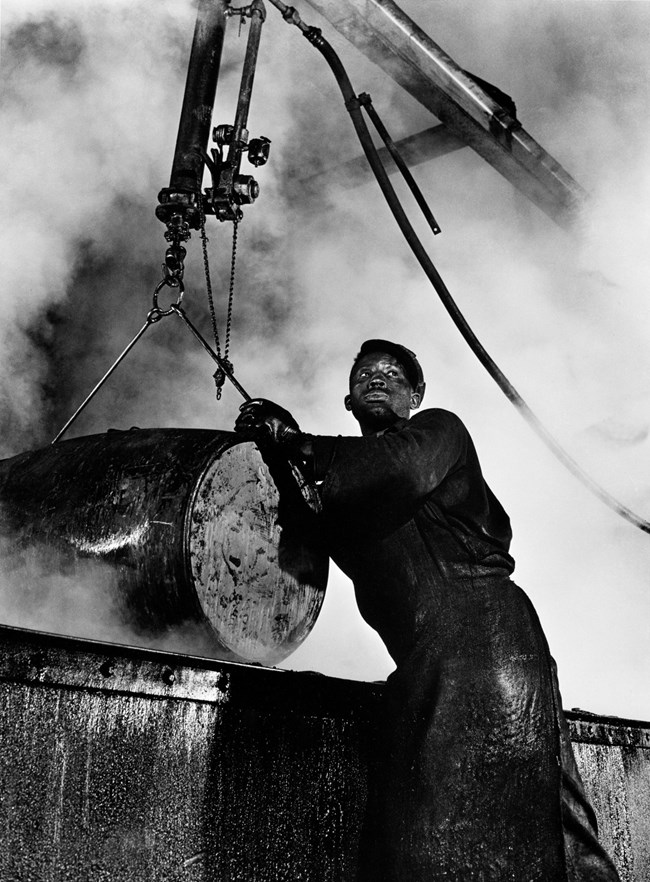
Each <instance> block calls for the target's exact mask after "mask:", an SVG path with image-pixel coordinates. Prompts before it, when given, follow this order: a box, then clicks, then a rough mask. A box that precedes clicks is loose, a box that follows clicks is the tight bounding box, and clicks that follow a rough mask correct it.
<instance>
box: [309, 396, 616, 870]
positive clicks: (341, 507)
mask: <svg viewBox="0 0 650 882" xmlns="http://www.w3.org/2000/svg"><path fill="white" fill-rule="evenodd" d="M312 449H313V467H314V472H315V476H316V479H317V480H322V485H321V496H322V503H323V514H322V522H323V527H324V532H325V535H326V537H327V541H328V543H329V550H330V553H331V556H332V557H333V559H334V560H335V561H336V563H337V564H338V565H339V566H340V567H341V569H342V570H343V571H344V572H345V573H346V574H347V575H348V576H349V577H350V578H351V579H352V581H353V583H354V588H355V592H356V597H357V603H358V606H359V609H360V612H361V614H362V616H363V617H364V619H365V620H366V621H367V622H368V623H369V624H370V625H371V626H372V627H373V628H375V629H376V630H377V632H378V633H379V635H380V636H381V638H382V639H383V641H384V643H385V644H386V647H387V649H388V651H389V652H390V654H391V656H392V658H393V659H394V660H395V663H396V670H395V672H394V673H393V674H391V676H390V677H389V678H388V681H387V685H386V689H385V699H384V706H383V708H382V714H381V720H380V721H379V724H378V729H377V739H376V764H375V770H374V775H373V777H372V779H371V788H370V795H369V805H368V816H367V818H366V823H365V827H364V834H363V837H362V845H361V871H360V878H361V879H363V880H373V882H420V880H422V882H425V880H426V882H438V880H440V882H443V880H444V882H479V880H481V882H505V880H509V882H560V880H567V879H571V880H587V879H589V880H593V882H595V880H608V882H609V880H615V879H616V878H617V877H616V874H615V872H614V871H613V868H612V867H611V864H609V863H608V860H607V858H606V857H604V856H603V855H602V850H600V851H599V850H598V847H597V844H596V852H597V854H596V857H593V856H592V857H593V859H592V857H589V860H588V861H587V863H585V865H584V868H585V869H584V873H583V872H582V870H579V871H576V872H574V871H573V870H572V869H571V867H570V866H569V863H570V857H567V855H568V854H569V851H568V849H567V845H566V839H567V836H566V829H565V827H564V825H563V811H564V808H563V802H565V800H564V796H563V793H564V790H565V787H564V784H563V780H564V778H565V777H566V778H567V780H568V778H570V779H571V781H572V783H573V784H575V787H577V788H578V790H579V791H580V793H582V791H581V790H580V788H581V785H580V782H579V776H578V774H577V770H576V769H575V764H574V763H573V758H572V755H571V751H570V744H569V742H568V735H567V733H566V723H564V721H563V718H562V713H561V708H560V706H559V695H558V693H557V689H556V685H555V682H554V676H553V664H552V660H551V658H550V655H549V653H548V647H547V644H546V640H545V638H544V635H543V633H542V629H541V627H540V624H539V621H538V618H537V615H536V614H535V611H534V609H533V607H532V605H531V604H530V601H529V600H528V598H527V597H526V595H525V594H524V593H523V591H521V589H520V588H518V587H517V586H516V585H515V584H514V583H513V582H512V581H511V580H510V574H511V573H512V571H513V568H514V564H513V560H512V558H511V557H510V554H509V551H508V549H509V544H510V539H511V530H510V522H509V519H508V516H507V515H506V513H505V511H504V510H503V507H502V506H501V504H500V503H499V501H498V500H497V499H496V497H495V496H494V494H493V493H492V492H491V490H490V489H489V487H488V486H487V484H486V482H485V480H484V479H483V475H482V473H481V468H480V465H479V461H478V458H477V455H476V451H475V449H474V445H473V443H472V440H471V438H470V436H469V434H468V432H467V430H466V428H465V426H464V425H463V423H462V422H461V420H460V419H459V418H458V417H457V416H455V415H454V414H452V413H449V412H448V411H445V410H439V409H432V410H425V411H422V412H420V413H417V414H415V415H414V416H413V417H412V418H411V419H410V420H408V421H407V420H400V421H399V422H398V423H396V424H395V425H394V426H392V427H391V428H390V429H388V430H386V431H385V432H382V433H380V434H378V435H373V436H365V437H359V438H351V437H345V438H342V437H338V438H335V437H326V436H313V437H312ZM563 727H564V729H563ZM563 731H564V735H563V734H562V733H563ZM561 743H562V745H563V747H562V748H561ZM567 749H568V753H567ZM564 759H566V761H563V760H564ZM575 787H574V789H575ZM585 806H586V803H585ZM579 808H580V813H581V814H580V817H581V823H582V822H583V821H584V824H583V826H585V828H589V829H588V831H587V834H586V835H587V838H589V837H590V841H591V840H593V841H594V842H595V839H594V836H593V829H592V827H593V824H592V821H593V815H591V814H589V812H590V810H589V808H588V806H586V807H583V806H582V804H581V805H580V807H579ZM585 818H586V820H585Z"/></svg>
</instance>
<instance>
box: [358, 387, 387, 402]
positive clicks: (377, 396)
mask: <svg viewBox="0 0 650 882" xmlns="http://www.w3.org/2000/svg"><path fill="white" fill-rule="evenodd" d="M363 397H364V400H365V401H386V399H387V398H388V392H382V390H381V389H374V390H373V391H372V392H366V394H365V395H364V396H363Z"/></svg>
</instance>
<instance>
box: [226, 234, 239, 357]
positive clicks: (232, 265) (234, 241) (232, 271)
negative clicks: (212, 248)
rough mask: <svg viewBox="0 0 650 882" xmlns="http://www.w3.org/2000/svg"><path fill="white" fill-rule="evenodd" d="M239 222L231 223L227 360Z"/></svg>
mask: <svg viewBox="0 0 650 882" xmlns="http://www.w3.org/2000/svg"><path fill="white" fill-rule="evenodd" d="M238 231H239V221H238V220H237V218H235V220H234V221H233V223H232V254H231V257H230V287H229V289H228V313H227V316H226V341H225V343H224V358H225V359H226V360H227V359H228V353H229V352H230V332H231V329H232V307H233V301H234V297H235V268H236V265H237V233H238Z"/></svg>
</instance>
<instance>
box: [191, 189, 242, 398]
mask: <svg viewBox="0 0 650 882" xmlns="http://www.w3.org/2000/svg"><path fill="white" fill-rule="evenodd" d="M199 212H200V221H201V248H202V251H203V267H204V270H205V286H206V291H207V294H208V305H209V307H210V319H211V321H212V334H213V336H214V345H215V349H216V350H217V355H218V356H219V358H221V357H222V355H221V341H220V339H219V327H218V324H217V313H216V309H215V306H214V295H213V292H212V279H211V276H210V261H209V257H208V242H209V239H208V237H207V235H206V232H205V211H204V210H203V199H202V198H201V196H199ZM238 224H239V222H238V220H236V219H235V220H234V221H233V232H232V255H231V259H230V287H229V290H228V311H227V315H226V332H225V339H224V351H223V360H224V361H225V362H226V364H227V365H228V367H229V368H230V370H231V371H232V362H231V361H230V359H229V358H228V355H229V353H230V333H231V329H232V309H233V300H234V293H235V266H236V262H237V228H238ZM213 377H214V383H215V386H216V390H217V401H219V400H220V399H221V392H222V389H223V385H224V383H225V381H226V374H225V372H224V371H223V370H222V369H221V368H218V369H217V370H216V371H215V372H214V374H213Z"/></svg>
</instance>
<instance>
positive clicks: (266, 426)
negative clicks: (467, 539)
mask: <svg viewBox="0 0 650 882" xmlns="http://www.w3.org/2000/svg"><path fill="white" fill-rule="evenodd" d="M241 410H242V414H241V415H240V417H239V419H238V421H237V423H236V424H235V428H236V430H237V431H239V432H240V433H242V434H244V435H246V436H247V437H254V438H256V439H261V438H263V439H265V440H271V441H274V442H275V443H276V444H278V445H279V446H280V447H282V448H283V449H285V450H286V452H287V455H289V456H291V457H293V458H299V459H302V460H303V461H304V462H306V463H307V464H308V465H309V466H310V468H311V470H312V471H313V476H314V478H315V479H316V480H317V481H323V494H324V496H326V497H328V498H329V499H330V501H331V502H332V503H333V504H334V506H335V507H338V506H341V507H344V508H345V509H346V513H347V514H348V516H349V515H350V514H351V513H352V512H354V511H356V512H357V513H358V514H359V515H362V514H363V511H364V510H366V511H367V510H368V509H369V508H370V509H372V510H375V511H376V509H377V507H379V508H382V509H386V510H393V511H394V512H395V513H397V510H398V509H399V511H400V513H401V512H403V511H404V512H406V511H411V510H412V509H414V508H417V507H418V506H419V505H420V504H421V503H422V501H424V499H426V497H427V496H428V495H429V494H430V493H431V492H432V491H433V490H434V489H435V488H436V487H437V486H438V485H439V484H440V483H441V481H443V480H444V478H445V477H446V476H447V475H448V474H449V473H450V472H451V471H453V470H454V469H455V468H457V467H458V466H459V465H460V464H462V463H463V462H464V461H465V456H466V452H467V447H468V437H469V436H468V434H467V430H466V429H465V427H464V425H463V423H462V422H461V420H460V419H459V418H458V417H457V416H455V415H454V414H452V413H450V412H449V411H445V410H438V409H436V410H426V411H422V412H421V413H419V414H416V415H415V416H414V417H413V418H412V419H410V420H408V421H404V422H401V421H400V423H399V424H398V425H397V426H395V427H394V428H391V429H389V430H387V431H386V432H383V433H381V434H378V435H370V436H364V437H361V438H353V437H341V436H328V435H308V434H304V433H302V432H300V429H299V428H298V425H297V423H296V422H295V420H294V419H293V417H291V415H290V414H289V413H288V411H285V410H284V409H283V408H280V407H279V405H276V404H274V403H273V402H268V401H265V400H264V399H256V400H255V401H253V402H249V403H247V404H245V405H243V406H242V408H241Z"/></svg>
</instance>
